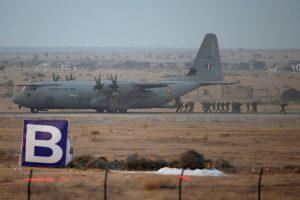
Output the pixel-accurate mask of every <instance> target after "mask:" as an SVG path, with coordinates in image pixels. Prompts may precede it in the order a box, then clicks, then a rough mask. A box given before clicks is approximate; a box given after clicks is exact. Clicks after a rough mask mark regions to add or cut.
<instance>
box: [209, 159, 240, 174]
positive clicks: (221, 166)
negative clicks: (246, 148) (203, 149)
mask: <svg viewBox="0 0 300 200" xmlns="http://www.w3.org/2000/svg"><path fill="white" fill-rule="evenodd" d="M214 168H216V169H218V170H222V171H224V172H230V173H233V172H236V170H235V168H234V166H233V165H232V164H231V163H230V162H229V161H227V160H224V159H222V158H218V159H217V160H216V161H215V162H214Z"/></svg>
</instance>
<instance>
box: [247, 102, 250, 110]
mask: <svg viewBox="0 0 300 200" xmlns="http://www.w3.org/2000/svg"><path fill="white" fill-rule="evenodd" d="M246 107H247V110H246V112H250V102H249V101H247V103H246Z"/></svg>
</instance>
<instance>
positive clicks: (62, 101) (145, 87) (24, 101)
mask: <svg viewBox="0 0 300 200" xmlns="http://www.w3.org/2000/svg"><path fill="white" fill-rule="evenodd" d="M215 84H226V85H227V84H231V83H228V82H224V81H223V75H222V69H221V63H220V52H219V47H218V41H217V37H216V35H215V34H213V33H208V34H206V35H205V37H204V40H203V42H202V44H201V47H200V49H199V50H198V53H197V56H196V58H195V60H194V63H193V66H192V67H191V68H190V69H189V71H188V73H187V74H186V75H185V76H179V77H174V78H172V79H164V80H161V81H156V82H141V81H117V76H111V80H101V76H100V75H99V76H98V77H97V78H95V80H73V78H72V77H68V78H67V80H66V81H63V80H58V77H57V76H53V81H43V82H33V83H30V84H28V85H20V86H24V88H23V89H22V91H21V92H20V93H18V94H16V95H15V96H14V97H13V98H12V101H13V102H14V103H16V104H18V105H19V107H22V106H23V107H27V108H30V109H31V112H33V113H36V112H38V111H39V110H48V109H95V110H96V111H97V112H105V111H106V112H109V113H115V112H120V113H125V112H127V110H128V109H136V108H170V107H174V105H170V104H168V103H169V102H171V101H172V100H175V99H177V100H178V99H179V98H180V97H181V96H183V95H184V94H186V93H188V92H190V91H192V90H195V89H197V88H198V87H201V86H207V85H215Z"/></svg>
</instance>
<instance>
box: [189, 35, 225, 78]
mask: <svg viewBox="0 0 300 200" xmlns="http://www.w3.org/2000/svg"><path fill="white" fill-rule="evenodd" d="M186 76H187V78H188V79H189V80H193V81H203V82H210V81H211V82H215V81H223V75H222V69H221V62H220V52H219V46H218V40H217V36H216V35H215V34H213V33H208V34H206V35H205V37H204V39H203V42H202V44H201V46H200V49H199V50H198V53H197V56H196V58H195V60H194V63H193V66H192V67H191V68H190V70H189V72H188V74H187V75H186Z"/></svg>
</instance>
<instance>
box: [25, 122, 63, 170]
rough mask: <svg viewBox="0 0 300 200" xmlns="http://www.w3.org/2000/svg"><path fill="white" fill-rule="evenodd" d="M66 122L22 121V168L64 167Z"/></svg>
mask: <svg viewBox="0 0 300 200" xmlns="http://www.w3.org/2000/svg"><path fill="white" fill-rule="evenodd" d="M67 140H68V121H66V120H24V130H23V141H22V142H23V144H22V166H44V167H65V166H66V165H67V163H66V157H67V153H68V152H67V149H68V148H67Z"/></svg>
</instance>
